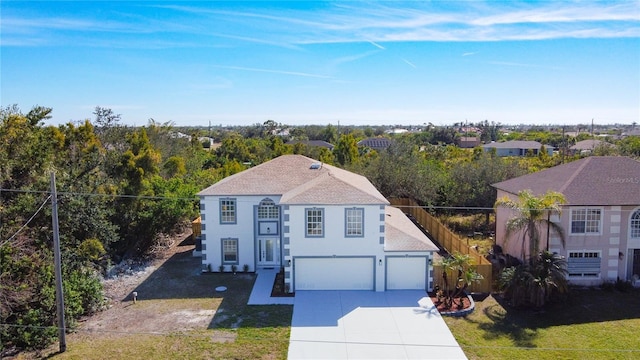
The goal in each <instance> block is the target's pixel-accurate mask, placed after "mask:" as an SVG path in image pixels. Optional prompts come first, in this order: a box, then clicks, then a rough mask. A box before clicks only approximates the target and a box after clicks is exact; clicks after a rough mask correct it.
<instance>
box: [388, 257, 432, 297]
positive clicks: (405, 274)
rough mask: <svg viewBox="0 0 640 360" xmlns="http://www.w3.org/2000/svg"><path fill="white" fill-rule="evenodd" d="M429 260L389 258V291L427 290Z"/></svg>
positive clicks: (421, 258) (423, 258)
mask: <svg viewBox="0 0 640 360" xmlns="http://www.w3.org/2000/svg"><path fill="white" fill-rule="evenodd" d="M426 276H427V258H425V257H390V258H387V289H388V290H409V289H411V290H417V289H420V290H425V289H426V288H427V286H426V284H427V282H426Z"/></svg>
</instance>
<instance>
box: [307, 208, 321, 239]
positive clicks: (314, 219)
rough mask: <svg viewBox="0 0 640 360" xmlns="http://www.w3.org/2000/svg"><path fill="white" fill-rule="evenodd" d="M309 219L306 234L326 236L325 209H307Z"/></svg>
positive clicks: (309, 235)
mask: <svg viewBox="0 0 640 360" xmlns="http://www.w3.org/2000/svg"><path fill="white" fill-rule="evenodd" d="M305 217H306V221H307V227H306V236H308V237H322V236H324V209H318V208H312V209H306V210H305Z"/></svg>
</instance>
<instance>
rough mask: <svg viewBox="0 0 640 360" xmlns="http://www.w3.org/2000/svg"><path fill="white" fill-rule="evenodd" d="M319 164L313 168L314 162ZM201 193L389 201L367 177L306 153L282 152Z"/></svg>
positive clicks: (293, 200) (292, 200)
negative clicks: (322, 161) (320, 161)
mask: <svg viewBox="0 0 640 360" xmlns="http://www.w3.org/2000/svg"><path fill="white" fill-rule="evenodd" d="M312 164H316V165H319V168H318V169H312V168H311V165H312ZM198 195H199V196H206V195H215V196H242V195H265V196H268V195H281V196H282V197H281V198H280V202H279V203H280V204H291V205H294V204H318V205H332V204H354V205H357V204H388V203H389V202H388V201H387V199H385V197H384V196H382V194H380V192H379V191H378V190H377V189H376V188H375V187H374V186H373V184H371V182H369V180H367V178H365V177H364V176H361V175H358V174H355V173H352V172H349V171H346V170H343V169H340V168H337V167H335V166H331V165H327V164H321V163H319V162H318V161H317V160H314V159H311V158H308V157H306V156H302V155H282V156H280V157H277V158H275V159H273V160H271V161H268V162H266V163H263V164H260V165H258V166H255V167H252V168H250V169H248V170H245V171H242V172H240V173H237V174H234V175H231V176H229V177H226V178H224V179H222V180H220V181H219V182H217V183H215V184H213V185H211V186H209V187H208V188H206V189H204V190H202V191H200V192H199V193H198Z"/></svg>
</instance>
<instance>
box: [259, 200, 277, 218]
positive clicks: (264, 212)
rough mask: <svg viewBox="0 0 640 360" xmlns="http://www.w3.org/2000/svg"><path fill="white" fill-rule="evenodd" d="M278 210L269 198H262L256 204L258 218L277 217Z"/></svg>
mask: <svg viewBox="0 0 640 360" xmlns="http://www.w3.org/2000/svg"><path fill="white" fill-rule="evenodd" d="M279 215H280V210H279V209H278V207H277V206H276V204H275V203H274V202H273V200H271V199H264V200H262V201H260V205H258V219H261V220H262V219H277V218H278V217H279Z"/></svg>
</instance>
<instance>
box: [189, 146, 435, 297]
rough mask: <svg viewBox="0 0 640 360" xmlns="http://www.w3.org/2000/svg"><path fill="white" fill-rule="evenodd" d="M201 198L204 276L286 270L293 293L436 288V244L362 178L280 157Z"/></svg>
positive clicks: (308, 161)
mask: <svg viewBox="0 0 640 360" xmlns="http://www.w3.org/2000/svg"><path fill="white" fill-rule="evenodd" d="M198 195H199V196H200V213H201V217H202V265H203V271H206V270H210V271H218V270H219V267H220V266H221V265H224V266H225V267H226V270H225V271H229V269H230V267H231V266H232V265H235V266H237V267H238V269H242V268H243V266H244V265H245V264H246V265H248V266H249V270H250V271H255V270H256V269H259V268H261V267H264V268H281V267H282V268H284V274H285V287H286V288H287V289H288V291H291V292H293V291H296V290H338V289H351V290H375V291H384V290H391V289H423V290H430V289H432V283H433V280H432V266H431V264H432V260H433V253H434V252H436V251H437V250H438V248H437V247H436V246H435V245H434V244H433V243H432V242H431V241H430V240H429V238H427V237H426V236H425V235H424V234H423V233H422V231H421V230H420V229H418V228H417V227H416V226H415V225H414V224H413V222H411V220H409V219H408V218H407V217H406V216H405V215H404V214H403V213H402V211H400V210H399V209H397V208H394V207H391V206H389V202H388V201H387V200H386V199H385V198H384V196H382V194H380V192H379V191H378V190H377V189H376V188H375V187H374V186H373V185H372V184H371V183H370V182H369V180H367V178H365V177H363V176H361V175H357V174H354V173H351V172H349V171H346V170H343V169H340V168H337V167H334V166H331V165H326V164H322V163H319V162H317V161H316V160H313V159H310V158H307V157H305V156H302V155H283V156H280V157H278V158H275V159H273V160H271V161H269V162H266V163H263V164H261V165H258V166H255V167H253V168H250V169H248V170H245V171H243V172H240V173H237V174H235V175H232V176H229V177H227V178H225V179H223V180H221V181H219V182H218V183H216V184H214V185H212V186H210V187H208V188H206V189H204V190H202V191H201V192H200V193H199V194H198Z"/></svg>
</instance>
